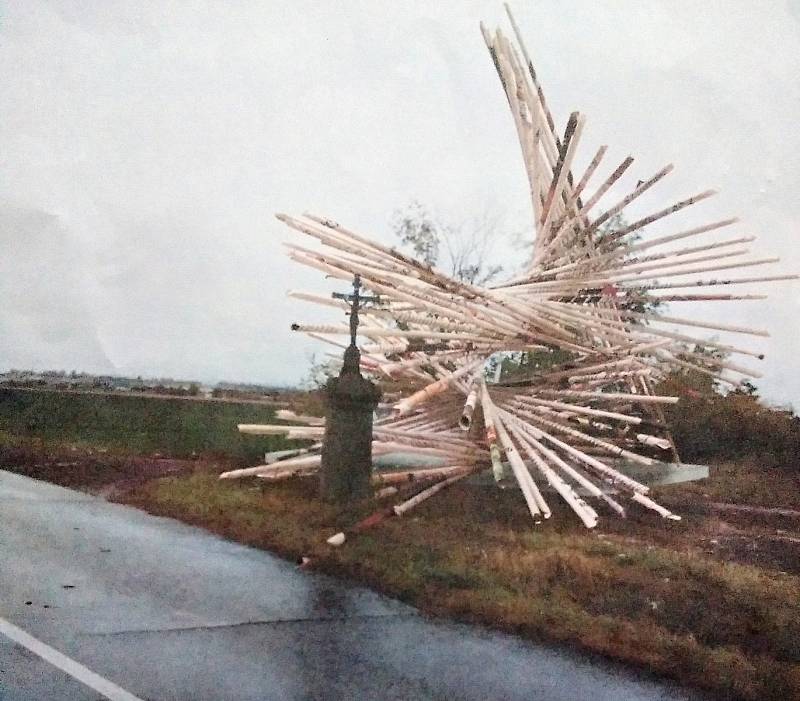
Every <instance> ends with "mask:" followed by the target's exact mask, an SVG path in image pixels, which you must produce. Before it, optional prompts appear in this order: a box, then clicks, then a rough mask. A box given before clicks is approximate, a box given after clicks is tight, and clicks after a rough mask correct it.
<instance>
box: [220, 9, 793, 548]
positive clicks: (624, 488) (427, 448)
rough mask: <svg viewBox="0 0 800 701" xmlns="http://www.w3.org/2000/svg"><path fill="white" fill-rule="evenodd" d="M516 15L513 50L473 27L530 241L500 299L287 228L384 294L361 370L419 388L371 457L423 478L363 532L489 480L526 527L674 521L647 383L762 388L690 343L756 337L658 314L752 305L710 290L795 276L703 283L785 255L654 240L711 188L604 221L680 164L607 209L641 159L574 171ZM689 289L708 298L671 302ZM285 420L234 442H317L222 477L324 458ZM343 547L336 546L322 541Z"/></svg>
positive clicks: (673, 236)
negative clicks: (502, 114) (513, 135)
mask: <svg viewBox="0 0 800 701" xmlns="http://www.w3.org/2000/svg"><path fill="white" fill-rule="evenodd" d="M509 19H510V21H511V27H512V30H513V34H514V36H515V38H516V45H515V44H514V43H513V42H512V40H511V39H510V38H508V37H507V36H506V35H504V34H503V33H502V32H501V31H500V30H497V31H495V32H494V33H491V32H489V31H487V30H486V29H485V28H483V27H482V31H483V35H484V38H485V40H486V45H487V47H488V49H489V53H490V55H491V57H492V60H493V61H494V65H495V68H496V70H497V73H498V75H499V77H500V82H501V85H502V88H503V90H504V92H505V95H506V98H507V100H508V105H509V107H510V108H511V113H512V116H513V122H514V125H515V127H516V130H517V133H518V136H519V143H520V148H521V150H522V156H523V161H524V164H525V168H526V172H527V177H528V182H529V186H530V195H531V201H532V207H533V214H534V222H535V227H534V231H533V238H532V255H531V259H530V262H529V264H528V266H527V267H526V269H525V270H524V272H523V273H522V274H520V275H518V276H517V277H515V278H514V279H511V280H508V281H506V282H505V283H502V284H499V285H494V286H492V287H483V286H478V285H473V284H469V283H467V282H464V281H462V280H458V279H454V278H452V277H449V276H447V275H445V274H444V273H442V272H441V271H439V270H436V269H433V268H431V267H429V266H426V265H424V264H422V263H420V262H418V261H417V260H414V259H413V258H410V257H408V256H406V255H404V254H402V253H400V252H398V251H396V250H395V249H393V248H390V247H388V246H385V245H382V244H380V243H378V242H376V241H374V240H372V239H370V238H369V237H367V236H364V235H362V234H359V233H356V232H355V231H352V230H350V229H347V228H345V227H344V226H342V225H340V224H338V223H336V222H334V221H331V220H329V219H326V218H324V217H318V216H314V215H311V214H306V215H303V216H300V217H293V216H288V215H285V214H280V215H278V219H280V220H281V221H282V222H284V223H285V224H286V225H287V226H289V227H290V228H291V229H292V230H294V231H295V232H298V233H300V234H303V235H304V236H306V237H308V238H310V239H312V240H314V241H315V243H316V245H314V246H312V247H309V246H303V245H299V244H297V243H290V244H287V248H288V254H289V257H290V258H291V259H292V260H294V261H297V262H298V263H302V264H304V265H307V266H310V267H312V268H315V269H316V270H318V271H320V272H321V273H323V274H325V275H326V276H329V277H333V278H338V279H341V280H343V281H347V282H349V281H350V280H351V279H352V278H353V276H354V275H355V274H358V275H360V277H361V281H362V284H363V286H364V287H365V288H367V289H368V290H369V291H370V292H371V293H372V294H374V295H377V296H379V297H380V299H381V302H382V303H381V304H380V305H377V306H374V307H371V308H369V309H367V310H363V311H362V312H361V318H362V325H361V326H360V327H359V330H358V332H359V335H360V337H361V339H362V340H363V341H364V342H363V343H362V345H361V351H362V355H361V363H362V369H363V371H364V372H366V373H370V374H372V375H374V376H377V377H385V378H387V377H388V378H393V379H395V380H402V386H404V387H411V388H412V389H410V390H408V391H406V392H404V393H403V394H402V396H401V397H400V398H399V399H398V400H397V401H396V402H395V403H393V405H392V406H391V407H386V408H387V409H389V408H390V409H391V410H390V411H389V412H388V413H385V415H383V416H381V417H379V419H378V420H377V421H376V425H375V429H374V444H373V454H374V455H375V456H376V457H377V456H385V457H384V459H389V458H388V456H390V455H393V456H395V458H396V457H397V456H398V455H399V456H400V457H402V458H404V459H406V460H407V459H408V456H409V455H412V456H415V457H416V459H417V460H418V464H417V465H416V466H412V467H405V468H404V469H402V470H395V471H389V472H377V473H376V474H375V479H374V481H375V484H376V488H379V489H380V490H381V491H380V492H379V495H384V496H385V495H390V494H396V493H398V490H406V491H407V493H406V494H405V495H404V496H403V500H402V501H401V502H400V503H398V504H396V505H395V506H393V507H391V508H386V509H382V510H381V511H378V512H376V514H374V515H373V516H372V517H370V518H369V519H367V520H366V521H364V522H362V523H361V524H358V525H357V526H356V527H355V528H354V530H355V531H357V530H360V529H362V528H365V527H369V526H370V525H374V524H375V523H377V522H380V521H381V520H382V519H383V518H387V517H390V516H393V515H401V514H403V513H405V512H406V511H407V510H408V509H410V508H412V507H414V506H416V505H417V504H419V503H421V502H422V501H423V500H425V499H427V498H428V497H430V496H433V495H434V494H436V493H437V492H439V491H440V490H441V489H444V488H445V487H447V486H449V485H451V484H454V483H455V482H457V481H458V480H462V479H464V478H466V477H467V476H468V475H472V474H474V473H476V472H480V471H482V470H486V471H487V472H491V473H492V474H494V477H495V479H496V480H498V481H499V482H505V481H507V480H508V479H509V478H510V479H513V480H514V481H515V482H516V483H517V484H518V485H519V488H520V489H521V491H522V495H523V497H524V499H525V502H526V504H527V506H528V509H529V510H530V512H531V515H532V516H533V518H534V520H536V521H539V520H541V519H543V518H548V517H549V516H550V513H551V511H550V507H549V506H548V499H549V498H550V492H554V493H556V494H557V495H558V496H559V497H560V498H562V499H563V500H564V501H565V502H566V503H567V504H568V505H569V506H570V507H571V508H572V510H573V511H574V512H575V514H576V515H577V517H578V518H579V519H580V520H581V522H582V523H583V524H584V525H585V526H586V527H588V528H592V527H594V526H595V525H596V524H597V522H598V519H599V518H600V517H601V515H603V514H604V513H606V514H618V515H621V516H624V515H625V512H626V508H628V507H629V504H628V503H626V502H635V503H636V504H637V505H638V506H641V507H644V508H647V509H652V510H653V511H655V512H657V513H658V514H660V515H662V516H664V517H666V518H673V519H674V518H678V517H677V516H675V515H674V514H672V513H671V512H670V511H668V510H667V509H665V508H664V507H662V506H660V505H659V504H657V503H655V502H654V501H653V500H652V499H651V498H650V497H648V496H647V494H648V491H649V488H648V486H647V485H646V484H644V483H643V482H642V481H638V480H637V479H634V477H632V476H630V474H626V472H625V470H624V465H625V464H628V465H634V466H635V465H645V466H647V465H652V464H653V463H655V462H657V461H668V462H678V459H677V453H676V452H675V448H674V445H673V443H672V440H671V437H670V434H669V431H668V428H667V426H666V425H665V422H664V415H663V413H662V411H661V409H662V406H663V405H664V404H669V403H674V402H676V401H678V398H677V397H668V396H659V395H657V394H656V392H655V389H654V388H655V386H656V383H657V382H658V381H659V380H660V379H662V378H664V377H665V376H666V375H667V374H668V373H669V372H671V371H673V370H674V369H679V368H685V369H691V370H694V371H698V372H701V373H704V374H706V375H709V376H711V377H713V378H714V379H715V380H717V381H719V382H723V383H726V384H728V385H729V386H731V387H736V386H738V385H739V384H740V383H741V382H742V381H743V380H744V379H745V378H748V377H759V376H760V375H759V373H758V372H757V371H756V370H755V369H753V368H752V367H751V366H750V365H747V366H745V365H742V364H740V362H739V360H738V356H742V355H743V356H747V357H748V358H749V359H752V358H757V359H760V358H761V357H762V356H761V355H760V354H758V353H756V352H752V351H750V350H747V349H746V348H744V347H740V346H738V345H735V346H734V345H726V344H722V343H719V342H717V341H710V340H707V339H705V338H702V337H701V336H699V335H697V334H698V333H702V332H704V331H726V332H734V333H738V334H741V335H743V336H748V335H758V336H766V335H767V333H766V332H765V331H763V330H760V329H751V328H744V327H740V326H732V325H729V324H722V323H717V322H714V321H711V320H709V321H698V320H697V319H696V318H695V317H694V316H692V317H691V318H690V317H688V316H682V315H681V314H680V313H676V314H674V315H673V314H666V313H664V312H663V311H662V309H663V307H662V306H661V304H662V303H666V302H676V303H678V302H680V303H684V302H710V301H737V300H745V299H757V298H761V295H741V294H733V293H727V292H726V293H714V292H712V291H709V290H708V289H706V288H712V287H717V286H720V287H728V286H733V285H738V284H740V283H742V284H743V283H759V285H760V283H766V282H770V281H774V280H783V279H789V278H794V277H797V276H786V275H761V276H759V275H758V274H756V276H753V274H752V273H749V272H748V273H747V277H733V278H728V277H717V276H716V275H712V273H713V274H716V273H719V272H721V271H733V270H736V269H743V270H744V269H750V268H755V267H760V266H765V265H769V264H771V263H774V262H775V261H776V260H777V259H775V258H747V257H744V256H746V254H747V253H748V249H747V245H748V244H750V243H752V241H753V238H752V237H750V236H741V235H733V236H731V237H729V238H721V239H713V240H709V239H708V238H706V237H705V235H707V234H712V233H717V232H719V231H720V230H722V229H726V228H728V227H731V226H732V225H733V224H734V223H735V222H736V221H737V220H736V219H725V220H722V221H715V222H711V223H708V224H702V225H698V226H691V227H689V228H685V229H682V230H681V229H679V230H677V231H676V232H675V233H670V234H668V235H659V236H655V237H652V236H649V235H647V233H646V232H645V230H644V229H645V227H647V226H649V225H650V224H653V223H654V222H656V221H659V220H662V219H666V218H667V217H671V216H672V215H674V214H676V213H677V212H679V211H681V210H684V209H686V208H688V207H690V206H692V205H695V204H696V203H698V202H701V201H703V200H705V199H706V198H708V197H711V196H712V195H713V194H714V191H713V190H705V191H703V192H699V193H696V194H693V195H691V196H689V197H686V198H685V199H682V200H681V201H679V202H676V203H674V204H670V205H668V206H666V207H663V208H661V209H659V210H657V211H655V212H652V213H651V214H648V215H646V216H643V217H639V218H637V219H635V220H633V221H632V222H631V223H626V224H623V225H617V226H614V225H613V224H614V222H615V221H619V220H620V218H619V217H617V218H615V215H618V214H621V213H624V212H627V211H628V210H627V209H626V208H627V207H628V206H629V205H630V204H631V203H633V202H634V201H635V200H637V199H638V198H639V197H640V196H641V195H642V194H644V193H645V192H646V191H648V190H650V189H651V188H653V187H655V186H656V185H657V184H658V183H659V182H660V181H661V180H662V179H664V178H665V177H666V176H667V175H668V174H669V173H670V171H671V170H672V165H667V166H665V167H664V168H661V169H660V170H658V172H656V173H654V174H653V175H652V176H651V177H648V178H647V179H645V180H639V182H638V183H637V184H636V186H635V187H634V188H633V189H632V190H630V192H629V193H628V194H627V195H625V196H624V197H622V198H621V199H619V200H617V201H614V200H613V199H611V198H610V197H609V194H610V191H611V188H612V186H613V185H616V184H617V183H618V182H620V181H621V179H622V177H623V175H624V174H625V173H626V172H627V170H628V169H629V167H630V166H631V163H632V162H633V159H632V158H630V157H629V158H626V159H624V160H623V161H622V162H621V163H620V164H618V165H617V164H611V165H610V166H608V167H606V165H605V163H604V160H603V159H604V156H605V154H606V147H605V146H601V147H600V148H599V149H598V150H597V151H596V153H595V154H594V157H593V158H592V159H591V160H590V161H589V165H588V167H586V169H585V171H583V172H578V173H575V172H573V163H574V162H575V154H576V152H577V149H578V147H579V145H580V141H581V139H582V137H583V132H584V125H585V122H584V117H583V115H581V114H579V113H577V112H575V113H573V114H571V115H570V117H569V119H568V120H567V123H566V128H565V129H564V131H563V133H562V132H560V131H558V130H557V129H556V125H555V120H554V118H553V115H552V114H551V111H550V109H549V107H548V104H547V101H546V99H545V95H544V92H543V90H542V87H541V85H540V83H539V80H538V77H537V74H536V71H535V70H534V67H533V64H532V63H531V59H530V56H529V55H528V52H527V51H526V49H525V47H524V45H523V43H522V40H521V37H520V33H519V30H518V28H517V26H516V23H515V22H514V20H513V17H512V16H511V13H510V12H509ZM609 200H611V201H609ZM601 202H602V205H601ZM700 237H704V238H700ZM690 239H691V241H689V240H690ZM678 242H680V245H676V244H678ZM727 274H728V273H727V272H726V273H725V275H727ZM692 288H703V289H702V290H697V291H696V292H695V291H689V292H687V291H682V292H680V293H673V290H691V289H692ZM665 290H667V291H669V292H668V293H666V294H664V293H663V291H665ZM289 294H290V295H291V296H293V297H295V298H298V299H303V300H307V301H309V302H314V303H318V304H322V305H325V306H329V307H334V308H335V309H338V310H339V311H340V313H341V312H343V311H344V310H345V306H344V305H343V303H342V302H341V301H339V300H335V299H331V298H328V297H322V296H319V295H316V294H312V293H306V292H290V293H289ZM293 328H295V329H296V330H297V331H299V332H302V333H306V334H308V335H309V336H311V337H313V338H315V339H318V340H320V341H326V342H329V343H331V344H333V345H337V346H339V345H340V344H339V343H337V341H336V340H334V339H335V337H336V336H342V337H346V336H347V335H348V334H349V327H348V326H347V325H346V324H344V323H342V324H338V323H335V324H331V325H322V326H318V325H303V324H295V325H294V326H293ZM708 349H712V350H719V351H723V352H724V357H714V356H713V355H710V354H709V353H708ZM523 351H528V352H529V355H528V357H529V358H534V359H536V358H540V359H542V360H543V361H547V362H542V363H540V368H539V369H537V368H535V367H532V368H531V369H530V373H529V374H528V375H527V376H525V377H522V378H521V379H518V380H517V381H515V382H506V383H490V382H489V381H488V380H487V363H490V362H493V360H492V359H494V361H495V362H496V361H497V360H498V359H502V357H503V354H508V353H509V352H523ZM530 352H533V354H532V355H531V354H530ZM729 357H730V358H732V359H731V360H729V359H728V358H729ZM554 359H558V362H553V361H554ZM283 418H288V419H294V420H295V421H297V422H300V423H306V424H307V425H304V426H286V425H280V426H240V430H242V431H243V432H245V433H283V434H285V435H287V436H288V437H289V438H300V439H307V440H310V441H314V442H315V443H314V444H313V445H312V446H311V447H310V448H305V449H298V450H295V451H284V452H282V453H280V454H275V455H273V456H270V457H269V464H266V465H262V466H258V467H254V468H249V469H244V470H236V471H233V472H229V473H225V474H224V475H223V477H237V476H245V475H259V476H261V477H263V478H265V479H280V478H283V477H286V476H289V475H298V474H300V475H304V474H310V473H313V472H314V471H315V470H316V469H317V468H318V466H319V462H320V455H319V448H320V443H319V441H320V440H321V439H322V436H323V431H324V427H323V426H321V425H319V421H318V420H314V419H308V418H306V419H305V420H303V418H302V417H294V416H287V415H284V416H283ZM506 465H507V466H508V470H507V469H506ZM507 473H508V477H507ZM612 494H613V496H612ZM344 539H345V535H344V534H337V535H336V536H334V537H333V538H332V539H331V541H330V542H332V543H333V544H340V543H341V542H344Z"/></svg>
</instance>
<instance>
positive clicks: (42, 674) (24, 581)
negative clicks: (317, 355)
mask: <svg viewBox="0 0 800 701" xmlns="http://www.w3.org/2000/svg"><path fill="white" fill-rule="evenodd" d="M4 622H5V623H6V624H7V625H9V624H10V626H11V627H12V628H13V627H17V628H18V629H22V630H23V631H25V632H26V633H28V634H30V635H31V636H34V637H35V638H36V639H38V640H39V641H41V642H43V643H45V644H46V645H47V646H50V647H51V648H54V649H55V650H56V651H58V652H60V653H63V655H66V656H68V657H69V658H71V660H74V661H75V662H76V663H79V665H82V666H84V667H85V668H88V669H89V670H91V672H94V673H95V674H97V675H100V676H101V677H103V678H105V679H107V680H110V681H111V682H113V683H114V684H116V685H118V686H119V687H121V688H122V689H124V690H125V691H127V692H129V693H130V694H132V695H134V696H135V697H138V698H140V699H143V700H153V701H156V700H159V701H161V700H170V701H223V700H226V699H231V700H235V701H239V700H248V701H249V700H251V699H252V700H254V701H255V700H258V701H262V700H268V699H269V700H271V699H275V700H279V699H280V700H291V699H358V700H362V699H364V700H366V699H381V700H384V699H386V700H390V699H442V700H445V699H447V700H451V699H470V700H471V699H476V700H477V699H480V700H481V701H483V700H485V699H508V700H511V699H524V700H526V701H530V700H533V699H541V700H543V701H561V700H563V701H575V700H576V699H589V698H591V699H593V701H603V700H606V699H608V700H610V699H615V700H617V699H625V700H626V701H637V700H640V699H641V700H645V699H647V700H651V699H660V700H663V701H672V700H678V699H690V698H695V697H694V696H693V695H691V694H689V693H688V692H686V691H683V690H681V689H679V688H677V687H674V686H670V685H668V684H667V683H663V682H656V681H652V680H649V679H646V678H641V677H639V676H637V675H636V674H635V673H633V672H630V671H628V670H627V669H624V668H618V667H616V666H613V665H605V664H602V663H600V662H596V661H587V660H584V659H582V658H581V657H579V656H577V655H571V654H569V653H567V652H564V651H560V650H551V649H548V648H546V647H541V646H537V645H534V644H532V643H528V642H525V641H522V640H519V639H516V638H514V637H511V636H507V635H502V634H498V633H493V632H489V631H486V630H484V629H481V628H478V627H472V626H465V625H459V624H450V623H445V622H439V621H431V620H429V619H426V618H424V617H422V616H420V615H419V614H418V613H417V612H416V610H415V609H413V608H411V607H408V606H406V605H404V604H402V603H399V602H397V601H393V600H391V599H388V598H386V597H383V596H381V595H378V594H376V593H374V592H372V591H370V590H367V589H363V588H359V587H355V586H351V585H349V584H345V583H342V582H340V581H338V580H335V579H332V578H330V577H326V576H322V575H318V574H314V573H308V572H302V571H299V570H297V569H296V567H295V566H294V565H293V564H291V563H289V562H286V561H284V560H281V559H279V558H277V557H274V556H272V555H270V554H268V553H265V552H262V551H258V550H254V549H251V548H247V547H244V546H240V545H237V544H234V543H230V542H227V541H224V540H221V539H219V538H217V537H215V536H212V535H209V534H207V533H205V532H203V531H202V530H199V529H195V528H190V527H188V526H185V525H182V524H180V523H177V522H175V521H172V520H169V519H163V518H157V517H154V516H150V515H147V514H145V513H143V512H141V511H138V510H136V509H132V508H129V507H125V506H120V505H116V504H110V503H107V502H105V501H103V500H101V499H96V498H94V497H91V496H88V495H85V494H81V493H78V492H74V491H70V490H67V489H63V488H61V487H57V486H54V485H50V484H47V483H44V482H39V481H36V480H31V479H29V478H26V477H21V476H18V475H14V474H11V473H8V472H3V471H0V631H2V625H3V623H4ZM102 698H104V696H102V695H101V694H99V693H98V692H97V691H93V690H92V689H91V688H89V687H88V686H86V685H85V684H83V683H82V682H80V681H77V680H76V679H75V678H74V677H73V676H71V675H70V673H69V672H68V671H63V670H62V669H60V668H59V667H58V666H56V665H54V664H51V663H49V662H46V661H45V660H43V659H41V658H40V657H38V656H36V655H35V654H33V653H32V652H30V651H29V650H28V649H26V648H25V647H24V645H21V644H19V643H17V642H14V641H13V640H11V639H9V638H8V637H7V635H4V634H3V633H2V632H0V701H23V700H24V701H34V700H35V701H40V700H43V699H59V700H61V701H72V700H73V699H75V700H84V699H102Z"/></svg>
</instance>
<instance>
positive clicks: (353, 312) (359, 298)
mask: <svg viewBox="0 0 800 701" xmlns="http://www.w3.org/2000/svg"><path fill="white" fill-rule="evenodd" d="M360 291H361V276H360V275H359V274H358V273H356V275H355V277H354V278H353V294H344V293H342V292H334V293H333V294H332V295H331V296H332V297H333V298H334V299H343V300H344V301H345V302H348V303H349V304H350V345H351V346H353V347H355V345H356V331H357V329H358V310H359V309H360V308H361V305H362V304H363V303H367V302H374V303H376V304H380V301H381V298H380V297H369V296H367V297H365V296H364V295H362V294H361V293H360Z"/></svg>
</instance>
